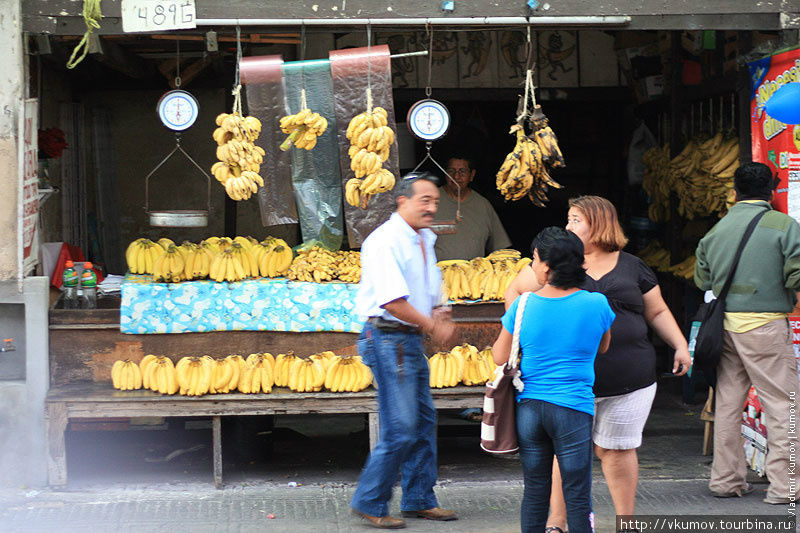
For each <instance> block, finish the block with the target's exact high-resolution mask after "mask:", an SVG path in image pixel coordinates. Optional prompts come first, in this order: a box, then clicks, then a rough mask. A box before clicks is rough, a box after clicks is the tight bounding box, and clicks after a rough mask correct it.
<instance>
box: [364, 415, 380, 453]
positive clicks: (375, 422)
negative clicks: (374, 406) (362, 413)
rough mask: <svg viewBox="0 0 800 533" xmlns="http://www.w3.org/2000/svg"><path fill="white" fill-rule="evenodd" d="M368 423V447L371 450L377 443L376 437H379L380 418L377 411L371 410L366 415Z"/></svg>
mask: <svg viewBox="0 0 800 533" xmlns="http://www.w3.org/2000/svg"><path fill="white" fill-rule="evenodd" d="M367 421H368V425H369V449H370V451H372V449H373V448H375V445H376V444H378V437H380V434H381V432H380V419H379V418H378V413H375V412H372V413H369V414H368V415H367Z"/></svg>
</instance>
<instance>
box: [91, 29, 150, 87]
mask: <svg viewBox="0 0 800 533" xmlns="http://www.w3.org/2000/svg"><path fill="white" fill-rule="evenodd" d="M94 42H95V43H96V45H95V46H93V49H92V50H90V55H91V57H92V58H93V59H94V60H95V61H97V62H98V63H101V64H103V65H105V66H107V67H108V68H111V69H114V70H116V71H118V72H122V73H123V74H125V75H126V76H128V77H131V78H135V79H144V78H149V77H151V76H152V75H153V74H155V67H154V66H153V64H152V63H151V62H149V61H147V60H145V59H142V58H141V57H139V56H138V55H136V54H134V53H131V52H129V51H127V50H126V49H124V48H123V47H121V46H120V45H118V44H116V43H113V42H110V41H108V40H107V39H105V38H103V37H99V36H97V37H96V38H95V40H94Z"/></svg>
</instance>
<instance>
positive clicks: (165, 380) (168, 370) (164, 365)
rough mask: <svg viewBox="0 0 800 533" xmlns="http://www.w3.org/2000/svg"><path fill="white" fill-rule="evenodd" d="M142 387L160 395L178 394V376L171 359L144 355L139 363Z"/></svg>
mask: <svg viewBox="0 0 800 533" xmlns="http://www.w3.org/2000/svg"><path fill="white" fill-rule="evenodd" d="M139 369H140V371H141V373H142V387H143V388H145V389H150V390H152V391H154V392H158V393H161V394H175V393H176V392H178V375H177V373H176V372H175V365H174V364H172V359H170V358H169V357H164V356H155V355H152V354H149V355H145V356H144V357H143V358H142V360H141V361H139Z"/></svg>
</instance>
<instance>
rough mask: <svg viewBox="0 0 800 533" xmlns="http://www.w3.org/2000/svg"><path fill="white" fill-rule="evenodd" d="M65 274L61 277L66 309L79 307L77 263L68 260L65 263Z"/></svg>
mask: <svg viewBox="0 0 800 533" xmlns="http://www.w3.org/2000/svg"><path fill="white" fill-rule="evenodd" d="M64 266H65V268H64V275H63V276H62V277H61V280H62V282H63V283H62V285H61V290H62V291H63V294H64V296H63V298H62V300H63V304H64V309H77V308H78V279H79V278H78V272H76V271H75V263H73V262H72V261H67V262H66V263H64Z"/></svg>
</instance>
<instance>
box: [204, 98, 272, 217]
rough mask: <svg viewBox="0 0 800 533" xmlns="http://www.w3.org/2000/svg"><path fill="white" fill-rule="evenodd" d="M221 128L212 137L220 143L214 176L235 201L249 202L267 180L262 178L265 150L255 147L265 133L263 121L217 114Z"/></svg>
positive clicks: (213, 169) (212, 169) (232, 114)
mask: <svg viewBox="0 0 800 533" xmlns="http://www.w3.org/2000/svg"><path fill="white" fill-rule="evenodd" d="M216 123H217V126H219V127H218V128H217V129H216V130H214V133H213V135H212V137H213V138H214V140H215V141H216V142H217V159H219V162H217V163H214V164H213V165H212V166H211V173H212V174H213V175H214V177H215V178H216V179H217V181H219V182H220V183H221V184H222V185H223V186H224V187H225V192H226V193H227V194H228V196H230V197H231V198H232V199H233V200H236V201H239V200H247V199H249V198H250V196H252V194H253V193H255V192H257V191H258V188H259V187H263V186H264V180H263V179H262V178H261V176H260V175H259V172H260V171H261V164H262V163H263V162H264V155H265V152H264V149H263V148H261V147H260V146H256V145H255V141H256V139H257V138H258V136H259V134H260V133H261V121H260V120H258V119H257V118H256V117H250V116H247V117H242V116H241V115H239V114H238V113H231V114H228V113H221V114H219V115H217V120H216Z"/></svg>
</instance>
